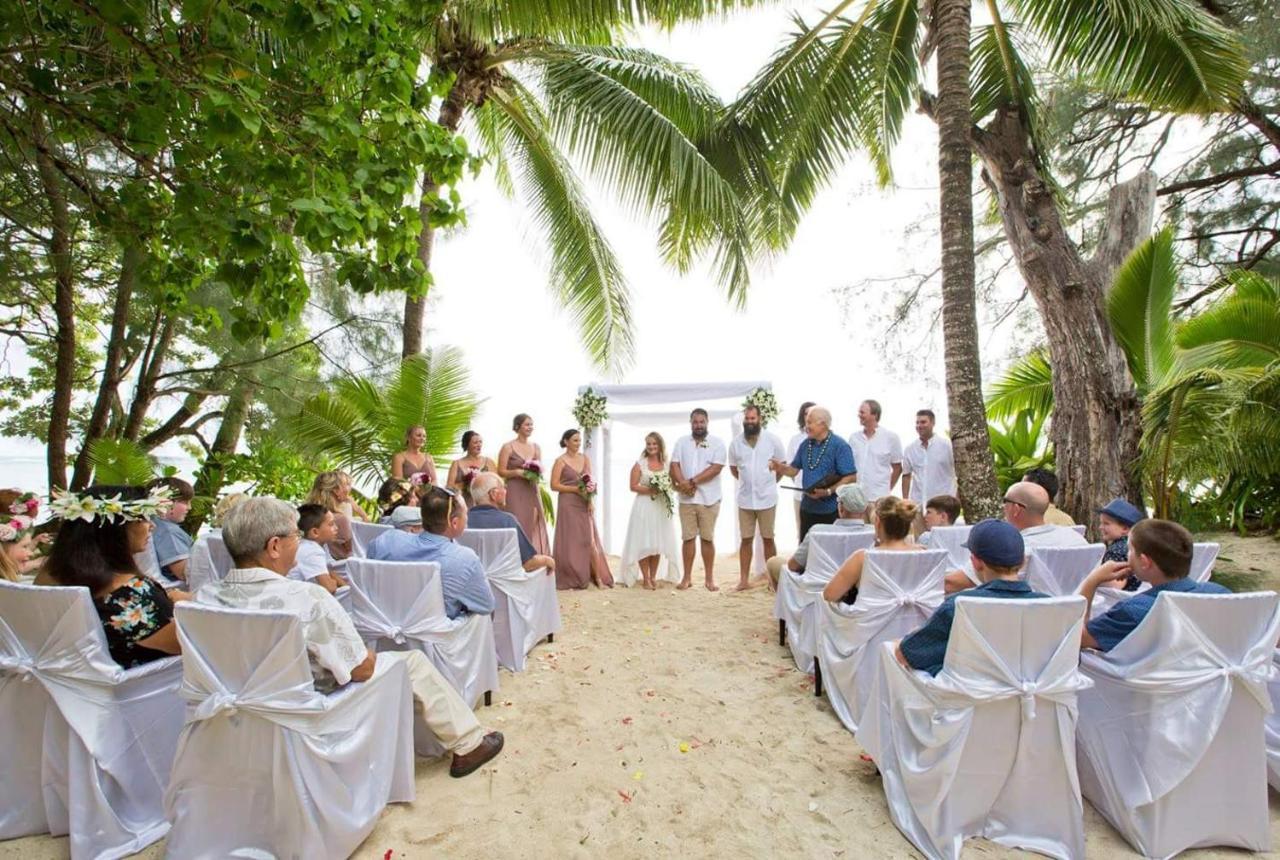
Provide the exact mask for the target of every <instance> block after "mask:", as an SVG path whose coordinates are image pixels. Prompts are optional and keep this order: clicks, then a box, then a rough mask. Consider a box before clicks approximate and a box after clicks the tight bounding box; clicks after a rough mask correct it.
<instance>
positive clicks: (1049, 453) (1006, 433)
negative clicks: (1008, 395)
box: [987, 409, 1053, 493]
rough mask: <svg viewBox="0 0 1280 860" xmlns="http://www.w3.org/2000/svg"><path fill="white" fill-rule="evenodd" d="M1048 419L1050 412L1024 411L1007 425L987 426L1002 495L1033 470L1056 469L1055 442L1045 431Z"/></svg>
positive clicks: (993, 423)
mask: <svg viewBox="0 0 1280 860" xmlns="http://www.w3.org/2000/svg"><path fill="white" fill-rule="evenodd" d="M1048 420H1049V413H1047V412H1042V413H1039V414H1037V413H1036V412H1035V411H1034V410H1031V409H1023V410H1022V411H1021V412H1019V413H1018V414H1017V415H1015V416H1014V417H1013V418H1011V419H1006V420H1005V421H1004V422H1003V423H996V422H994V421H993V422H991V423H990V424H989V425H988V426H987V433H988V435H990V437H991V453H992V455H993V456H994V457H995V462H996V480H997V482H999V484H1000V492H1002V493H1003V492H1004V491H1005V490H1007V489H1009V487H1010V486H1011V485H1012V484H1016V483H1017V482H1018V481H1021V480H1022V476H1023V475H1025V474H1026V473H1027V472H1030V471H1031V470H1032V469H1052V468H1053V443H1051V442H1050V441H1049V437H1048V434H1047V433H1046V432H1045V426H1046V423H1047V422H1048Z"/></svg>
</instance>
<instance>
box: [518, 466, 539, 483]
mask: <svg viewBox="0 0 1280 860" xmlns="http://www.w3.org/2000/svg"><path fill="white" fill-rule="evenodd" d="M520 472H521V477H523V478H524V479H525V480H526V481H528V482H529V483H530V484H536V483H538V482H539V481H541V480H542V464H541V463H539V462H538V461H537V460H525V461H524V463H523V464H522V465H521V466H520Z"/></svg>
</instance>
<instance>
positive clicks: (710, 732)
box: [0, 539, 1280, 858]
mask: <svg viewBox="0 0 1280 860" xmlns="http://www.w3.org/2000/svg"><path fill="white" fill-rule="evenodd" d="M1259 540H1265V541H1266V543H1265V544H1264V543H1258V542H1257V541H1259ZM1223 554H1224V556H1227V557H1229V558H1230V560H1231V561H1230V562H1229V563H1224V567H1229V568H1230V569H1231V570H1232V571H1235V574H1236V575H1237V576H1240V577H1250V578H1252V581H1259V580H1260V578H1261V577H1263V576H1265V577H1267V578H1268V581H1269V582H1274V581H1276V579H1277V578H1276V572H1277V568H1278V565H1277V564H1276V560H1277V559H1280V543H1277V542H1275V541H1272V540H1270V539H1251V540H1246V541H1242V542H1241V541H1239V540H1238V539H1232V540H1231V541H1228V543H1227V545H1226V546H1224V550H1223ZM615 564H616V560H615ZM1251 567H1252V568H1257V570H1256V571H1251V570H1250V568H1251ZM736 568H737V564H736V561H735V560H733V559H731V558H729V557H724V558H722V559H721V560H720V562H719V564H718V565H717V574H718V581H719V583H720V585H721V586H722V587H723V589H724V590H722V591H720V592H718V593H714V594H713V593H709V592H707V591H706V590H704V589H703V588H702V587H701V586H700V585H698V586H695V587H694V588H693V589H692V590H690V591H687V592H676V591H675V590H674V589H672V588H671V586H669V585H664V586H663V587H662V588H661V590H660V591H658V592H656V593H654V592H646V591H643V590H640V589H631V590H628V589H624V588H617V589H614V590H612V591H598V590H596V589H591V590H590V591H584V592H562V593H561V607H562V611H563V615H564V631H563V633H561V634H560V635H559V636H557V637H556V641H555V643H554V644H550V645H548V644H545V643H544V644H543V645H541V646H539V647H538V648H537V649H536V650H535V651H534V652H533V654H532V655H531V661H530V667H529V670H528V671H526V672H524V673H522V674H520V675H511V674H508V673H506V672H503V673H502V678H501V683H502V689H501V690H500V691H499V692H498V693H497V694H496V695H495V697H494V703H493V706H492V707H490V708H487V709H486V708H482V709H481V710H480V717H481V720H482V722H484V723H485V724H486V725H489V726H491V727H493V728H497V729H500V730H501V731H503V732H504V733H505V734H506V737H507V746H506V750H505V751H504V753H503V754H502V756H500V757H499V758H498V759H497V760H496V762H495V763H494V764H492V765H490V766H488V767H486V768H485V769H483V770H481V771H479V772H477V773H476V774H474V775H472V776H470V777H467V778H466V779H462V780H455V779H451V778H450V777H449V775H448V767H447V764H446V762H445V761H444V760H430V761H429V760H424V759H419V760H418V767H417V788H418V799H417V801H416V802H415V803H413V804H400V805H396V806H392V807H389V808H388V809H387V810H386V811H385V813H384V814H383V816H382V819H381V821H380V822H379V823H378V826H377V828H376V829H375V830H374V831H373V833H372V835H370V837H369V838H368V840H367V841H366V842H365V843H364V845H362V846H361V848H360V850H359V851H358V852H357V854H356V856H357V857H360V858H384V857H388V856H389V857H391V858H399V857H406V858H418V857H450V858H452V857H462V858H470V857H477V858H478V857H486V858H490V857H492V858H505V857H604V856H608V857H611V858H631V857H637V858H638V857H642V856H673V855H677V854H680V855H683V856H685V857H692V858H701V857H728V856H738V857H776V856H795V857H856V858H864V857H877V858H881V857H883V858H896V857H914V856H917V855H916V854H915V852H914V851H913V850H912V849H911V847H910V845H909V844H908V843H907V841H906V840H905V839H904V838H903V837H902V836H901V835H900V834H899V833H898V831H897V830H896V829H895V828H894V826H893V824H892V823H891V822H890V820H889V816H888V811H887V809H886V807H885V803H884V795H883V792H882V790H881V787H880V781H879V778H878V777H877V776H876V774H875V771H874V768H873V766H872V765H871V764H869V763H866V762H863V761H861V760H860V759H859V757H858V754H859V753H860V752H861V750H860V749H859V747H858V746H857V744H855V743H854V741H853V738H852V736H851V735H849V733H848V732H847V731H845V729H844V728H843V727H842V726H841V725H840V722H839V721H838V720H837V719H836V717H835V715H834V714H833V713H832V712H831V709H830V708H829V707H828V706H827V704H826V700H825V699H815V698H814V696H813V684H812V679H811V678H809V677H807V676H805V675H802V674H801V673H800V672H798V671H797V670H796V668H795V665H794V663H793V662H792V661H791V658H790V654H789V652H788V651H787V650H785V649H783V648H780V647H779V646H778V641H777V625H776V622H775V621H774V620H773V619H772V618H771V616H770V608H771V605H772V603H771V601H772V595H770V594H769V593H768V592H767V591H766V590H765V589H764V588H763V587H757V588H756V589H753V590H752V591H749V592H746V593H743V594H735V593H732V592H730V591H729V590H728V586H730V585H731V584H732V582H734V581H736V578H737V573H736ZM700 578H701V570H700V568H699V570H698V571H696V572H695V581H698V580H699V579H700ZM1271 809H1272V822H1273V824H1272V834H1273V840H1275V844H1276V845H1277V846H1280V796H1278V795H1276V794H1275V793H1274V792H1273V793H1272V795H1271ZM1085 823H1086V827H1087V831H1088V851H1089V856H1090V857H1091V858H1093V857H1100V858H1110V857H1135V856H1137V855H1136V854H1135V853H1134V852H1133V851H1132V850H1131V849H1129V848H1128V846H1127V845H1126V844H1125V843H1124V842H1122V840H1121V839H1120V837H1119V836H1118V835H1117V834H1116V833H1115V832H1114V831H1113V830H1112V829H1111V827H1110V826H1109V825H1108V824H1107V823H1106V822H1105V821H1103V820H1102V819H1101V817H1100V816H1098V815H1097V813H1095V812H1094V811H1093V809H1092V808H1091V807H1089V806H1088V804H1086V807H1085ZM162 851H163V846H162V844H161V845H156V846H152V848H151V849H149V850H148V851H147V852H145V853H144V854H143V855H141V856H145V857H160V856H162ZM966 851H967V852H968V853H970V854H972V855H979V856H988V855H990V856H998V857H1003V856H1012V855H1014V854H1016V853H1017V852H1014V851H1010V850H1008V849H1004V848H1001V847H999V846H996V845H994V844H992V843H988V842H985V841H981V840H974V841H971V842H969V843H968V845H967V846H966ZM67 852H68V848H67V840H65V839H51V838H49V837H33V838H30V839H21V840H14V841H11V842H6V843H0V858H18V857H21V858H52V857H65V856H67ZM1186 856H1189V857H1190V856H1195V857H1206V858H1207V857H1228V856H1231V857H1240V856H1243V855H1242V854H1241V853H1240V852H1236V851H1197V852H1190V853H1189V854H1188V855H1186Z"/></svg>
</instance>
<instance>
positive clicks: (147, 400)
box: [124, 311, 194, 441]
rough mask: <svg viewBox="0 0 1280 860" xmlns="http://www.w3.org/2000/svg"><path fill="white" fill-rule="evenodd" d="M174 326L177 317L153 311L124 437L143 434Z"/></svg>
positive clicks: (133, 439)
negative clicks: (153, 317)
mask: <svg viewBox="0 0 1280 860" xmlns="http://www.w3.org/2000/svg"><path fill="white" fill-rule="evenodd" d="M176 329H177V318H176V316H175V315H174V314H166V313H164V312H163V311H157V312H156V320H155V323H154V324H153V326H152V329H151V337H150V342H149V343H148V344H147V349H146V353H145V354H144V356H143V361H142V364H141V366H140V367H139V369H138V385H137V387H136V388H134V391H133V401H132V402H131V403H130V404H129V418H128V420H127V421H126V422H125V425H124V438H126V439H129V440H131V441H137V439H138V437H139V436H140V435H142V427H143V424H144V423H145V422H146V419H147V412H148V411H149V410H150V408H151V401H153V400H154V399H155V396H156V378H157V377H158V376H159V375H160V371H161V370H162V369H163V368H164V361H165V359H166V358H167V357H168V355H169V347H170V345H172V343H173V335H174V332H175V331H176ZM193 414H194V413H193Z"/></svg>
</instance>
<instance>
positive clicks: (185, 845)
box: [165, 603, 414, 860]
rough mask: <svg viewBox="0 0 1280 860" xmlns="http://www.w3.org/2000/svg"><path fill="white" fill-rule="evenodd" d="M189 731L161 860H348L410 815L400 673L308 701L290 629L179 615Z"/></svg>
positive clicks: (303, 658) (408, 698) (206, 613)
mask: <svg viewBox="0 0 1280 860" xmlns="http://www.w3.org/2000/svg"><path fill="white" fill-rule="evenodd" d="M176 616H177V620H178V636H179V639H180V640H181V642H182V652H183V654H182V662H183V670H184V671H183V682H182V695H183V697H184V698H186V699H187V701H188V702H189V705H188V707H187V722H186V725H185V726H183V729H182V738H181V743H180V744H179V747H178V755H177V758H176V759H175V760H174V763H173V775H172V778H171V780H170V783H169V790H168V793H167V794H166V797H165V802H166V806H167V808H168V811H169V819H170V820H171V821H172V822H173V830H172V832H171V833H170V834H169V841H168V844H167V846H166V848H167V852H166V853H167V856H169V857H183V858H187V857H191V858H210V860H212V858H220V857H346V856H348V855H349V854H350V853H351V852H352V851H354V850H355V849H356V847H357V846H359V844H360V843H361V842H362V841H363V840H364V838H365V837H366V836H368V835H369V831H371V830H372V829H373V828H374V826H375V825H376V824H377V821H378V816H379V815H380V814H381V813H382V808H383V807H384V806H385V805H386V804H387V803H394V802H397V801H409V800H413V797H414V783H413V768H414V759H413V707H414V705H413V693H412V692H411V690H410V687H409V677H408V673H407V671H406V670H405V667H404V665H403V664H402V663H398V662H395V661H389V660H385V659H380V660H379V661H378V665H377V668H376V669H375V671H374V675H373V677H372V678H370V679H369V680H368V681H366V682H364V683H358V684H349V685H347V686H346V687H343V688H342V689H340V690H338V691H337V692H335V693H332V694H330V695H327V696H326V695H323V694H321V693H319V692H317V691H316V689H315V686H314V685H313V683H312V677H311V668H310V665H309V661H308V659H307V649H306V641H305V639H304V638H303V634H302V627H301V624H300V620H299V618H298V616H297V615H295V614H293V613H289V612H264V611H258V610H231V609H221V608H215V607H208V606H198V605H195V604H191V603H183V604H179V606H178V608H177V610H176Z"/></svg>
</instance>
